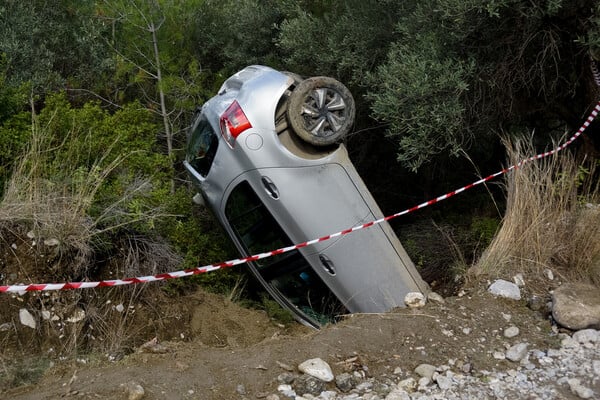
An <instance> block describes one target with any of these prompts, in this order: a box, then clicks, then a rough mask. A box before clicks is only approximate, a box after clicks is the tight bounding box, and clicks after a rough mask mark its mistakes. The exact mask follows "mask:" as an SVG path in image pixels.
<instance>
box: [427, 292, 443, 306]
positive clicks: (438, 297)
mask: <svg viewBox="0 0 600 400" xmlns="http://www.w3.org/2000/svg"><path fill="white" fill-rule="evenodd" d="M427 301H433V302H436V303H440V304H444V303H445V302H446V300H444V298H443V297H442V296H441V295H439V294H437V293H436V292H429V294H428V295H427Z"/></svg>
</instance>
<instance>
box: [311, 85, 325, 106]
mask: <svg viewBox="0 0 600 400" xmlns="http://www.w3.org/2000/svg"><path fill="white" fill-rule="evenodd" d="M312 98H313V99H315V101H316V102H317V108H318V109H319V110H322V109H323V107H324V106H325V100H326V98H327V89H325V88H321V89H316V90H313V94H312Z"/></svg>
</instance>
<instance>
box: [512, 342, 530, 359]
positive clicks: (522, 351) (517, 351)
mask: <svg viewBox="0 0 600 400" xmlns="http://www.w3.org/2000/svg"><path fill="white" fill-rule="evenodd" d="M528 347H529V345H528V344H527V343H518V344H515V345H514V346H512V347H511V348H509V349H508V350H507V351H506V358H507V359H509V360H510V361H513V362H519V361H521V360H522V359H523V358H524V357H525V356H526V355H527V348H528Z"/></svg>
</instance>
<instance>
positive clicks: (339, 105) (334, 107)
mask: <svg viewBox="0 0 600 400" xmlns="http://www.w3.org/2000/svg"><path fill="white" fill-rule="evenodd" d="M326 107H327V110H329V111H339V110H343V109H345V108H346V103H345V102H344V99H343V98H342V96H340V94H339V93H337V92H334V95H333V98H332V99H331V100H330V101H329V103H327V106H326Z"/></svg>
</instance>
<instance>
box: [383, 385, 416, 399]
mask: <svg viewBox="0 0 600 400" xmlns="http://www.w3.org/2000/svg"><path fill="white" fill-rule="evenodd" d="M385 400H410V395H409V394H408V393H407V392H406V391H405V390H403V389H401V388H396V389H393V390H392V391H391V392H390V393H388V395H387V396H385Z"/></svg>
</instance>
